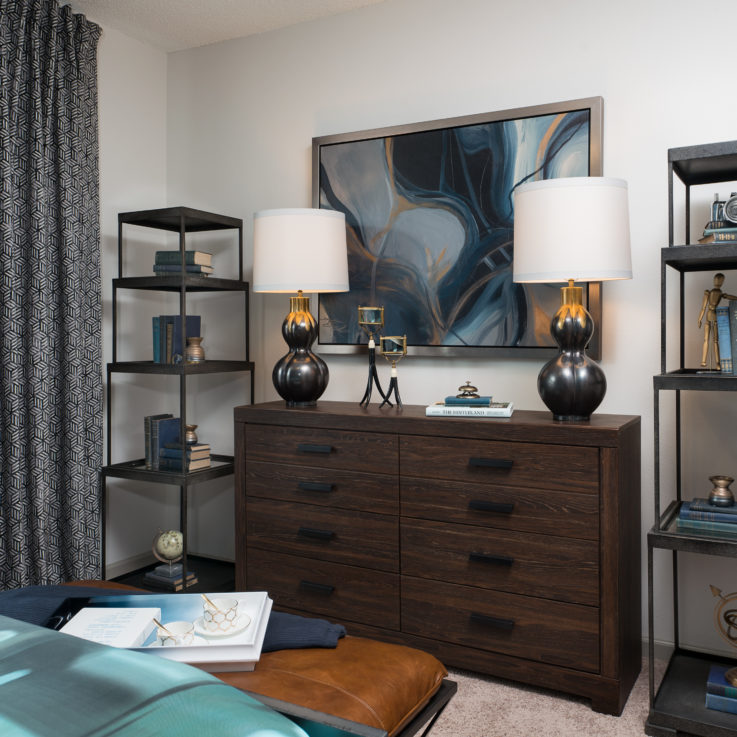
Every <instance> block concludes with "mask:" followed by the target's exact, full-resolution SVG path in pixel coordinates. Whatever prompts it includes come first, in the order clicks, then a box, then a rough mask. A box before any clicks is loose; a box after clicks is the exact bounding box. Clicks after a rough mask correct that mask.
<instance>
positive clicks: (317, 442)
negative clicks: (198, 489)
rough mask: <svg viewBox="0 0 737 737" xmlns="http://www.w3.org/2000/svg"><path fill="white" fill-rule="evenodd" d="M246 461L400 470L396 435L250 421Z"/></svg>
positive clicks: (375, 470)
mask: <svg viewBox="0 0 737 737" xmlns="http://www.w3.org/2000/svg"><path fill="white" fill-rule="evenodd" d="M245 433H246V462H247V463H251V462H252V461H271V462H274V463H291V464H295V465H298V466H315V467H318V468H341V469H344V470H348V471H370V472H374V473H388V474H397V473H398V471H399V456H398V451H397V447H398V443H397V436H396V435H388V434H383V433H371V432H354V431H342V430H322V429H319V428H318V429H305V428H299V427H289V426H287V427H278V426H272V425H246V429H245Z"/></svg>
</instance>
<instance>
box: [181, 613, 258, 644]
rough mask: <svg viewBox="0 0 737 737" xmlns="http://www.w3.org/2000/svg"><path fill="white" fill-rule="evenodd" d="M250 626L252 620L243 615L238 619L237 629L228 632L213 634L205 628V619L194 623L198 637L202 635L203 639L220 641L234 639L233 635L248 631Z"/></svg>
mask: <svg viewBox="0 0 737 737" xmlns="http://www.w3.org/2000/svg"><path fill="white" fill-rule="evenodd" d="M250 624H251V618H250V617H249V616H248V615H247V614H245V613H243V614H239V615H238V619H237V620H236V621H235V627H233V628H231V629H229V630H228V631H227V632H211V631H210V630H208V629H206V628H205V622H204V618H203V617H198V618H197V619H195V621H194V631H195V634H196V635H200V636H201V637H207V638H217V639H220V638H222V637H233V635H237V634H239V633H241V632H243V631H244V630H246V629H247V628H248V626H249V625H250Z"/></svg>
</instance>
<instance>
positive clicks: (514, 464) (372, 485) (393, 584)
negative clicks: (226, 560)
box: [235, 402, 642, 714]
mask: <svg viewBox="0 0 737 737" xmlns="http://www.w3.org/2000/svg"><path fill="white" fill-rule="evenodd" d="M235 455H236V458H235V479H236V495H235V496H236V501H235V514H236V585H237V588H238V589H239V590H266V591H269V593H270V595H271V597H272V598H273V600H274V605H275V607H276V608H277V609H281V610H283V611H290V612H294V613H300V614H307V615H311V616H322V617H326V618H329V619H330V620H331V621H336V622H342V623H344V624H345V625H346V627H347V629H348V632H349V633H350V634H354V635H363V636H368V637H375V638H378V639H383V640H389V641H393V642H401V643H405V644H408V645H412V646H414V647H418V648H421V649H423V650H427V651H429V652H431V653H433V654H434V655H436V656H437V657H438V658H440V659H441V660H442V661H443V662H444V663H445V664H446V665H447V666H450V667H458V668H465V669H468V670H472V671H477V672H481V673H488V674H492V675H495V676H499V677H502V678H509V679H512V680H518V681H523V682H525V683H531V684H535V685H538V686H543V687H548V688H552V689H556V690H560V691H566V692H570V693H574V694H578V695H581V696H584V697H587V698H590V699H591V702H592V707H593V708H594V709H596V710H597V711H604V712H607V713H612V714H619V713H620V712H621V710H622V708H623V707H624V703H625V701H626V700H627V696H628V694H629V692H630V689H631V688H632V684H633V683H634V681H635V679H636V677H637V674H638V673H639V671H640V666H641V662H642V653H641V637H642V634H641V626H640V616H641V612H640V609H641V601H640V596H641V593H640V573H641V572H640V537H641V531H640V418H639V417H636V416H624V415H604V414H594V415H593V416H592V418H591V421H590V422H585V423H583V422H582V423H560V422H555V421H553V419H552V416H551V414H550V413H548V412H524V411H516V412H515V413H514V415H513V416H512V417H511V418H508V419H498V418H496V419H476V418H473V419H467V418H447V417H432V418H431V417H425V413H424V407H421V406H405V407H403V408H401V409H398V408H394V407H392V408H384V409H379V408H378V405H375V406H369V407H368V408H363V407H360V406H359V404H358V403H357V402H356V403H348V402H319V403H318V405H317V407H313V408H308V409H287V408H286V407H285V405H284V402H271V403H267V404H260V405H247V406H243V407H237V408H236V409H235Z"/></svg>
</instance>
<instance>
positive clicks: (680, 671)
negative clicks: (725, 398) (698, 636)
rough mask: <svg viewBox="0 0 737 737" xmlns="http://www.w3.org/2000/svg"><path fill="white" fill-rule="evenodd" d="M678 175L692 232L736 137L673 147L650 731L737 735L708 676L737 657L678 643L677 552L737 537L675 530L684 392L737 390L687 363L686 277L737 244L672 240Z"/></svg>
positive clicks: (664, 256)
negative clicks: (667, 431) (669, 452)
mask: <svg viewBox="0 0 737 737" xmlns="http://www.w3.org/2000/svg"><path fill="white" fill-rule="evenodd" d="M674 177H678V179H680V181H681V182H682V183H683V185H684V187H685V233H686V238H687V239H688V238H690V232H691V219H690V210H691V187H692V186H695V185H700V184H718V183H720V182H729V181H733V180H737V141H727V142H724V143H714V144H706V145H702V146H687V147H683V148H675V149H670V150H669V151H668V205H669V221H668V234H669V245H668V247H667V248H663V249H661V301H660V309H661V340H660V346H661V367H660V370H661V373H660V374H658V375H657V376H654V377H653V406H654V418H653V419H654V441H655V456H654V470H655V485H654V495H653V497H654V505H655V518H654V519H655V523H654V525H653V527H652V529H651V530H650V531H649V532H648V536H647V542H648V635H649V647H648V659H649V666H650V684H649V686H650V711H649V714H648V718H647V721H646V723H645V732H646V734H648V735H651V736H652V737H677V736H678V737H682V736H685V735H695V736H696V737H737V715H735V714H727V713H724V712H720V711H715V710H713V709H707V708H706V706H705V704H704V701H705V693H706V680H707V676H708V673H709V668H710V667H711V666H712V665H714V664H721V663H725V664H726V663H730V664H732V665H735V664H737V663H735V662H734V661H732V660H729V659H727V658H720V657H717V656H714V655H711V654H708V653H701V652H694V651H692V650H687V649H685V648H682V647H681V645H680V633H679V616H678V615H679V613H678V555H679V553H684V552H685V553H700V554H702V555H713V556H723V557H731V558H737V535H736V536H733V537H730V536H728V535H720V534H719V533H716V532H710V533H706V534H695V533H690V534H688V533H685V532H682V531H679V530H678V529H677V528H676V520H677V518H678V511H679V509H680V506H681V504H682V502H683V499H682V488H681V448H682V441H683V437H682V435H683V433H682V417H681V392H682V391H718V392H732V391H737V376H730V375H721V374H719V373H718V372H708V371H703V370H701V369H697V368H688V367H687V366H686V361H685V348H684V345H685V340H684V337H685V309H684V290H685V278H686V275H687V274H688V273H691V272H700V271H711V270H716V271H718V270H723V271H726V270H730V269H737V245H731V244H704V245H690V244H689V245H682V246H677V245H674V230H675V228H674V207H673V202H674V181H675V180H674ZM669 269H672V270H674V271H675V272H677V274H678V292H679V315H678V319H679V331H678V341H679V366H678V368H677V369H675V370H670V371H669V370H667V367H666V353H667V351H666V327H667V314H666V312H667V307H666V301H667V300H666V291H667V289H666V287H667V274H668V270H669ZM663 391H670V392H674V393H675V424H676V427H675V441H676V442H675V465H676V468H675V471H676V474H675V479H676V489H675V497H676V498H675V499H674V500H671V501H670V502H669V503H668V504H667V506H666V508H665V509H663V508H662V504H661V501H662V500H661V457H660V445H661V437H660V397H661V392H663ZM656 549H662V550H670V551H671V552H672V574H673V605H672V609H673V624H674V646H675V647H674V652H673V654H672V656H671V658H670V661H669V663H668V666H667V668H666V671H665V674H664V676H663V679H662V681H661V683H660V685H659V687H658V688H657V690H656V687H655V672H654V663H655V645H654V643H655V621H656V619H657V618H656V614H655V601H654V594H653V589H654V584H653V582H654V562H653V558H654V555H653V553H654V550H656Z"/></svg>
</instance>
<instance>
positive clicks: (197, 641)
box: [146, 635, 210, 648]
mask: <svg viewBox="0 0 737 737" xmlns="http://www.w3.org/2000/svg"><path fill="white" fill-rule="evenodd" d="M209 644H210V643H209V642H208V641H207V640H206V639H205V638H204V637H199V636H198V635H195V636H194V638H193V639H192V642H190V643H189V645H159V641H158V640H154V641H153V642H152V643H151V644H150V645H146V647H169V648H171V647H193V646H194V645H209Z"/></svg>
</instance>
